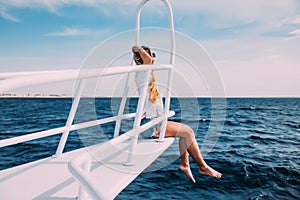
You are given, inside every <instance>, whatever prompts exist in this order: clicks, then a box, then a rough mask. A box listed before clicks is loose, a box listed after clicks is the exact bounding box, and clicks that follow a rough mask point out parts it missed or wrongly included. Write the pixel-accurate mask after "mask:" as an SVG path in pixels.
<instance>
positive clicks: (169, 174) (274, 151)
mask: <svg viewBox="0 0 300 200" xmlns="http://www.w3.org/2000/svg"><path fill="white" fill-rule="evenodd" d="M223 100H224V99H223ZM223 100H222V101H223ZM220 101H221V99H220ZM212 102H213V100H212V99H209V98H198V99H191V98H179V99H177V98H173V99H172V101H171V110H174V111H175V113H176V115H175V116H174V117H172V118H171V119H170V120H174V121H178V122H182V123H185V124H187V125H189V126H191V127H192V128H193V130H194V131H195V135H196V139H197V141H198V144H199V147H200V148H201V150H203V148H204V145H205V144H204V140H205V138H206V136H207V134H208V133H209V131H211V130H217V129H214V127H213V126H215V125H216V124H217V125H218V126H221V127H222V129H221V131H220V132H219V133H217V137H214V139H217V140H216V143H214V144H213V146H212V149H211V150H210V151H207V152H203V157H204V159H205V161H206V162H207V163H208V164H209V165H210V166H211V167H213V168H214V169H216V170H218V171H220V172H221V173H222V174H223V176H222V178H221V179H214V178H211V177H207V176H204V175H201V174H198V173H197V169H198V167H197V165H196V164H195V163H194V162H193V161H192V160H191V168H192V171H193V174H194V177H195V179H196V181H197V182H196V184H192V183H191V182H190V181H189V180H187V178H186V177H185V176H184V175H183V174H182V173H181V172H180V171H178V169H177V167H178V164H179V163H180V159H179V155H178V146H177V143H176V142H175V143H174V144H173V145H172V146H171V147H170V148H169V149H168V150H167V151H166V152H165V153H164V154H163V155H162V156H161V157H160V158H159V159H158V160H157V161H156V162H155V163H153V164H152V165H151V166H150V167H149V169H147V170H146V171H145V172H144V173H142V174H141V175H140V176H139V177H138V178H137V179H135V180H134V181H133V182H132V183H131V184H130V185H129V186H128V187H127V188H126V189H125V190H123V191H122V192H121V193H120V194H119V195H118V196H117V198H116V199H220V200H227V199H289V200H290V199H300V98H228V99H226V104H225V106H224V105H220V106H219V107H218V99H214V103H212ZM71 103H72V99H68V98H66V99H64V98H49V99H47V98H32V99H30V98H1V99H0V113H1V114H0V139H6V138H12V137H16V136H20V135H24V134H29V133H34V132H37V131H42V130H47V129H51V128H57V127H60V126H64V124H65V123H66V119H67V117H68V113H69V110H70V107H71ZM118 103H119V99H110V98H99V99H82V101H81V102H80V106H79V112H78V113H77V114H76V117H75V122H76V123H78V122H84V121H87V120H89V119H93V118H103V117H107V116H112V115H114V114H116V107H117V106H116V105H118ZM136 104H137V99H135V98H132V99H130V100H129V101H128V106H127V107H126V112H132V111H134V109H135V107H136ZM212 108H214V109H215V110H216V112H214V116H213V114H212V113H213V111H212ZM218 113H220V115H222V114H224V113H225V117H224V118H222V117H221V118H218V116H217V115H218ZM212 116H213V117H212ZM216 116H217V117H216ZM126 125H127V126H128V127H130V123H129V122H128V123H125V124H124V128H122V130H121V132H125V131H126V129H128V127H126ZM113 126H114V123H109V124H106V125H102V126H101V127H100V129H99V127H98V128H97V129H92V128H89V129H86V130H85V129H83V130H82V131H80V132H77V131H73V132H71V133H70V135H69V138H68V140H67V144H66V148H65V151H71V150H74V149H76V148H80V147H84V146H87V145H92V144H96V143H98V142H102V141H105V140H107V139H110V138H112V135H113V131H114V127H113ZM97 130H101V131H102V133H99V132H98V131H97ZM101 131H100V132H101ZM85 133H86V134H85ZM59 139H60V135H55V136H50V137H46V138H43V139H37V140H33V141H29V142H25V143H21V144H17V145H12V146H8V147H4V148H1V150H0V156H1V160H0V170H3V169H7V168H10V167H13V166H17V165H21V164H24V163H27V162H31V161H34V160H38V159H41V158H45V157H49V156H51V155H53V154H55V151H56V148H57V144H58V141H59ZM154 169H155V170H154Z"/></svg>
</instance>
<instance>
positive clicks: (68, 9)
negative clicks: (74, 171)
mask: <svg viewBox="0 0 300 200" xmlns="http://www.w3.org/2000/svg"><path fill="white" fill-rule="evenodd" d="M169 1H170V3H171V5H172V7H173V12H174V23H175V29H176V31H178V32H181V33H183V34H185V35H187V36H189V37H191V38H192V39H193V40H195V41H197V42H199V44H201V45H202V46H203V47H204V48H205V49H206V51H207V53H208V54H209V56H210V58H211V59H212V60H213V62H214V63H215V65H216V68H217V70H218V72H219V74H220V77H221V79H222V81H223V85H224V89H225V94H226V96H228V97H240V96H241V97H266V96H270V97H300V90H299V88H300V87H299V86H300V78H299V77H300V56H299V52H300V1H299V0H264V1H261V0H243V1H241V0H211V1H204V0H197V1H195V0H185V1H182V0H169ZM138 3H139V1H137V0H130V1H129V0H0V73H1V72H23V71H36V70H65V69H66V70H67V69H79V68H80V65H81V63H82V61H83V60H84V59H85V58H86V56H87V55H88V54H89V52H90V51H91V50H92V49H93V48H94V47H95V46H96V45H98V44H99V43H100V42H101V41H104V40H106V39H107V38H109V37H110V36H112V35H115V34H118V33H121V32H124V31H127V30H132V29H134V28H135V11H136V7H137V4H138ZM148 4H149V5H147V6H146V7H145V9H144V10H143V14H142V27H167V25H168V24H167V13H166V10H165V8H164V6H162V4H161V2H160V1H159V0H152V1H150V2H149V3H148ZM57 92H61V91H57Z"/></svg>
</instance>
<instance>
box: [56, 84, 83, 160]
mask: <svg viewBox="0 0 300 200" xmlns="http://www.w3.org/2000/svg"><path fill="white" fill-rule="evenodd" d="M84 82H85V81H84V80H80V82H79V85H78V88H77V90H76V95H75V97H74V100H73V103H72V107H71V110H70V113H69V116H68V119H67V122H66V125H65V127H70V126H71V125H72V123H73V120H74V117H75V114H76V111H77V108H78V104H79V101H80V96H81V93H82V90H83V86H84ZM69 133H70V131H69V130H68V131H65V132H64V133H63V134H62V136H61V138H60V141H59V144H58V147H57V149H56V153H55V157H59V156H60V155H61V154H62V152H63V150H64V148H65V145H66V142H67V138H68V136H69Z"/></svg>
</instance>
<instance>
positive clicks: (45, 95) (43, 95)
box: [0, 94, 300, 99]
mask: <svg viewBox="0 0 300 200" xmlns="http://www.w3.org/2000/svg"><path fill="white" fill-rule="evenodd" d="M1 98H3V99H4V98H31V99H34V98H53V99H54V98H74V96H72V95H69V94H0V99H1ZM81 98H122V97H121V96H120V97H111V96H96V97H87V96H82V97H81ZM128 98H137V97H136V96H130V97H128ZM171 98H213V99H218V98H221V99H222V98H225V99H235V98H239V99H243V98H250V99H257V98H261V99H268V98H270V99H276V98H277V99H280V98H282V99H290V98H300V96H295V97H292V96H286V97H285V96H270V97H268V96H265V97H258V96H257V97H256V96H244V97H241V96H228V97H206V96H198V97H171Z"/></svg>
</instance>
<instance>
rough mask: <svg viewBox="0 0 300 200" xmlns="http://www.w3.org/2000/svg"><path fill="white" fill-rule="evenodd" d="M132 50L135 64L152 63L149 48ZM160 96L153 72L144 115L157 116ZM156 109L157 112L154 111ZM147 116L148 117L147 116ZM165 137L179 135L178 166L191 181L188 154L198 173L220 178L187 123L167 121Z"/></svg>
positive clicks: (160, 107)
mask: <svg viewBox="0 0 300 200" xmlns="http://www.w3.org/2000/svg"><path fill="white" fill-rule="evenodd" d="M132 52H133V54H134V61H135V63H136V64H137V65H142V64H153V63H154V57H155V54H153V53H152V52H151V50H150V48H148V47H145V46H133V47H132ZM139 80H141V79H139V75H137V76H136V83H137V87H138V88H139V86H140V85H139V84H141V81H139ZM161 102H162V97H161V95H160V93H159V91H158V89H157V87H156V83H155V78H154V74H153V72H152V73H151V78H150V81H149V87H148V94H147V102H146V104H145V108H144V117H146V118H152V117H157V116H158V115H159V114H160V113H161V112H162V103H161ZM155 110H157V112H156V111H155ZM147 116H148V117H147ZM159 131H160V128H158V129H157V134H156V135H154V136H152V137H153V138H158V137H159ZM165 137H179V151H180V158H181V163H180V165H179V167H178V169H179V170H181V171H182V172H183V173H184V174H185V175H186V176H187V177H188V178H189V179H190V180H191V181H192V182H193V183H195V182H196V181H195V179H194V177H193V174H192V171H191V169H190V164H189V155H191V157H192V159H193V160H194V161H195V162H196V163H197V164H198V166H199V169H198V172H199V173H200V174H204V175H208V176H212V177H214V178H221V176H222V174H221V173H219V172H218V171H216V170H214V169H213V168H211V167H210V166H208V165H207V164H206V162H205V161H204V159H203V157H202V155H201V152H200V149H199V147H198V144H197V141H196V138H195V134H194V131H193V130H192V129H191V128H190V127H189V126H187V125H185V124H181V123H178V122H173V121H168V122H167V125H166V133H165Z"/></svg>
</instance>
